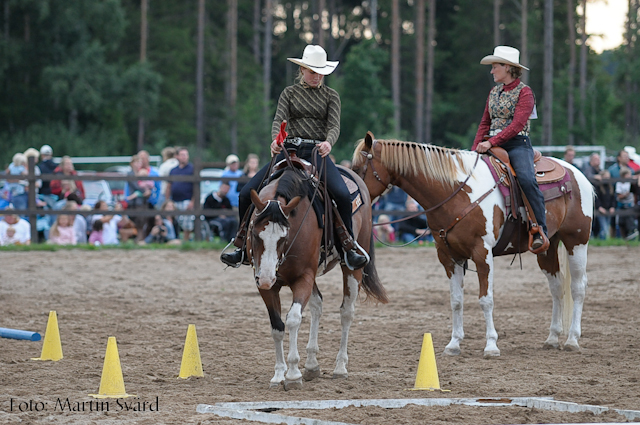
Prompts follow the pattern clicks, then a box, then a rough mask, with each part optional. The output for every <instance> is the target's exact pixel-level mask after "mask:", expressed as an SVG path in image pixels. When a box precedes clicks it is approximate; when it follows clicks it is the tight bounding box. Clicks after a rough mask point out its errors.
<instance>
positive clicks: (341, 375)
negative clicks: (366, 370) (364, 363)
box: [333, 372, 349, 379]
mask: <svg viewBox="0 0 640 425" xmlns="http://www.w3.org/2000/svg"><path fill="white" fill-rule="evenodd" d="M348 377H349V374H348V373H335V372H334V373H333V379H347V378H348Z"/></svg>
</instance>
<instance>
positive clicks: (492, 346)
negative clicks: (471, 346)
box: [475, 251, 500, 357]
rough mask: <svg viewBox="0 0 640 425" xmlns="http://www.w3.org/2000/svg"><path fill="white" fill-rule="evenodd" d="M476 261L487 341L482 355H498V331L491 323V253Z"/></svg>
mask: <svg viewBox="0 0 640 425" xmlns="http://www.w3.org/2000/svg"><path fill="white" fill-rule="evenodd" d="M475 263H476V267H477V269H478V281H479V283H480V299H479V303H480V308H481V309H482V313H483V314H484V322H485V329H486V335H485V337H486V339H487V343H486V345H485V347H484V357H498V356H500V350H499V349H498V344H497V342H498V332H496V328H495V325H494V323H493V255H491V252H490V251H489V253H488V255H487V256H486V257H485V258H483V259H482V260H479V261H477V262H475Z"/></svg>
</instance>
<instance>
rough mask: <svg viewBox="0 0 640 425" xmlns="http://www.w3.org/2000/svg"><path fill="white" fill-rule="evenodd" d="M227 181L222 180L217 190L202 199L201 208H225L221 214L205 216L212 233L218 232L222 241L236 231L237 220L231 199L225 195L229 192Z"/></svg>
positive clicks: (232, 235)
mask: <svg viewBox="0 0 640 425" xmlns="http://www.w3.org/2000/svg"><path fill="white" fill-rule="evenodd" d="M229 188H230V185H229V182H227V181H223V182H222V183H221V184H220V188H219V189H218V191H217V192H211V193H210V194H209V196H207V198H206V199H205V200H204V205H203V208H204V209H206V210H225V211H226V212H225V213H223V214H217V215H209V216H206V220H207V223H209V227H210V228H211V231H212V232H213V233H214V234H218V236H220V239H222V240H223V241H227V242H229V241H231V239H232V238H233V237H234V236H235V234H236V232H237V231H238V220H237V219H236V212H235V211H234V210H233V207H232V206H231V201H230V200H229V197H228V196H227V193H228V192H229Z"/></svg>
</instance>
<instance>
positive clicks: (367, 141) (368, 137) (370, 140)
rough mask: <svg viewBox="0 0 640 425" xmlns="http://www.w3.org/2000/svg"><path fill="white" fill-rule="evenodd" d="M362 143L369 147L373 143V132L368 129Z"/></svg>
mask: <svg viewBox="0 0 640 425" xmlns="http://www.w3.org/2000/svg"><path fill="white" fill-rule="evenodd" d="M364 144H365V145H366V146H367V148H369V149H371V146H372V145H373V133H372V132H370V131H367V135H366V136H364Z"/></svg>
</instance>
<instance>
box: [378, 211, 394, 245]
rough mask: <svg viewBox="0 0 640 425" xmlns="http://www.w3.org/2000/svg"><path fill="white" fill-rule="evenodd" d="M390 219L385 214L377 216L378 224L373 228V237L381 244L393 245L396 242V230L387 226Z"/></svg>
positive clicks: (391, 226) (389, 225)
mask: <svg viewBox="0 0 640 425" xmlns="http://www.w3.org/2000/svg"><path fill="white" fill-rule="evenodd" d="M390 221H391V219H390V218H389V216H388V215H386V214H380V215H379V216H378V223H377V225H376V226H374V228H373V232H374V235H375V236H376V238H377V239H378V240H379V241H380V242H382V243H394V242H395V240H396V230H395V229H394V228H393V225H391V224H389V222H390Z"/></svg>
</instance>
